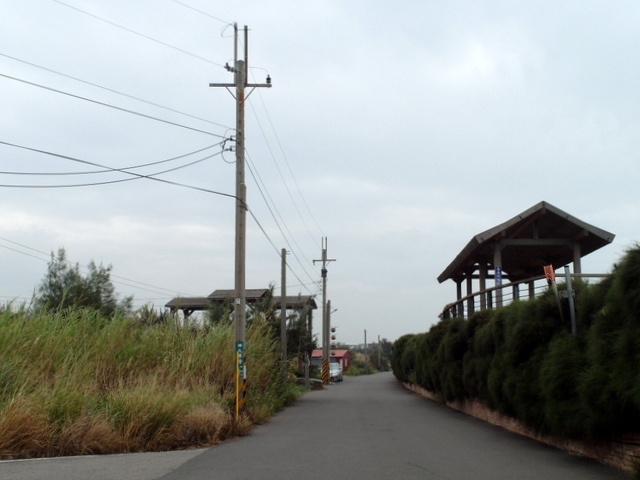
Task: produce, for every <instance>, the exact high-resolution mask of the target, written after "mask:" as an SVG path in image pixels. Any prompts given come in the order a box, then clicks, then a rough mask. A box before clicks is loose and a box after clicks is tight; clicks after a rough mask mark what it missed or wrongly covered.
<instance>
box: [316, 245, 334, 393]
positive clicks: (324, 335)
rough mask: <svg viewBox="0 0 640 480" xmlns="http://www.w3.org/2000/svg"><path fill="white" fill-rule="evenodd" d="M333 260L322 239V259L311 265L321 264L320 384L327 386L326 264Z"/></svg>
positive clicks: (327, 315)
mask: <svg viewBox="0 0 640 480" xmlns="http://www.w3.org/2000/svg"><path fill="white" fill-rule="evenodd" d="M335 261H336V260H335V259H333V258H332V259H329V258H327V237H323V238H322V259H321V260H314V261H313V263H314V264H315V263H316V262H322V270H321V273H322V384H323V385H328V384H329V352H330V350H329V328H330V327H329V313H328V310H327V263H329V262H335Z"/></svg>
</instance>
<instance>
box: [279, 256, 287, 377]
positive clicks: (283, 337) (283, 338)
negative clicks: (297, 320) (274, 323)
mask: <svg viewBox="0 0 640 480" xmlns="http://www.w3.org/2000/svg"><path fill="white" fill-rule="evenodd" d="M281 280H282V285H281V287H280V292H281V293H280V295H281V297H280V345H281V346H282V362H283V363H285V362H286V361H287V298H286V297H287V249H286V248H283V249H282V279H281ZM283 369H284V366H283Z"/></svg>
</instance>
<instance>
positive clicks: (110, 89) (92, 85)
mask: <svg viewBox="0 0 640 480" xmlns="http://www.w3.org/2000/svg"><path fill="white" fill-rule="evenodd" d="M0 56H2V57H5V58H9V59H11V60H14V61H16V62H20V63H23V64H25V65H29V66H31V67H35V68H39V69H40V70H44V71H46V72H49V73H54V74H56V75H59V76H61V77H65V78H68V79H70V80H75V81H76V82H80V83H84V84H85V85H89V86H91V87H96V88H99V89H101V90H105V91H107V92H110V93H115V94H117V95H121V96H123V97H127V98H130V99H132V100H136V101H138V102H142V103H146V104H147V105H151V106H153V107H158V108H162V109H164V110H167V111H169V112H173V113H178V114H180V115H184V116H185V117H189V118H192V119H194V120H199V121H201V122H206V123H209V124H211V125H215V126H217V127H222V128H226V129H228V130H230V129H231V128H230V127H228V126H226V125H223V124H221V123H217V122H214V121H212V120H207V119H206V118H202V117H198V116H196V115H191V114H189V113H185V112H182V111H180V110H176V109H174V108H171V107H166V106H164V105H160V104H159V103H155V102H151V101H149V100H145V99H143V98H140V97H136V96H135V95H129V94H128V93H124V92H120V91H118V90H115V89H113V88H109V87H105V86H103V85H99V84H97V83H93V82H89V81H87V80H82V79H81V78H78V77H74V76H72V75H67V74H66V73H62V72H58V71H56V70H53V69H51V68H47V67H43V66H42V65H38V64H36V63H33V62H28V61H26V60H22V59H20V58H17V57H13V56H11V55H7V54H5V53H0Z"/></svg>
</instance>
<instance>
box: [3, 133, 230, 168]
mask: <svg viewBox="0 0 640 480" xmlns="http://www.w3.org/2000/svg"><path fill="white" fill-rule="evenodd" d="M224 143H226V141H222V142H218V143H215V144H213V145H209V146H208V147H204V148H200V149H198V150H195V151H193V152H189V153H185V154H183V155H178V156H177V157H171V158H167V159H165V160H159V161H156V162H149V163H143V164H140V165H133V166H129V167H122V169H123V170H137V169H140V168H146V167H151V166H154V165H160V164H162V163H168V162H173V161H175V160H180V159H182V158H185V157H189V156H191V155H195V154H196V153H201V152H204V151H205V150H209V149H211V148H214V147H217V146H219V145H224ZM220 153H221V152H218V154H220ZM113 171H114V170H113V168H105V169H102V170H92V171H82V172H16V171H0V175H26V176H74V175H97V174H102V173H113Z"/></svg>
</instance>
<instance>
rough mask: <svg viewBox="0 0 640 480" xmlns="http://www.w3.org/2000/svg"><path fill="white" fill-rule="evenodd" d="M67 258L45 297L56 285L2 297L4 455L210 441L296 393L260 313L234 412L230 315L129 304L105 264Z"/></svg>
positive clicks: (242, 428)
mask: <svg viewBox="0 0 640 480" xmlns="http://www.w3.org/2000/svg"><path fill="white" fill-rule="evenodd" d="M63 260H64V256H63V255H62V257H61V256H60V252H59V255H58V256H55V257H54V256H52V263H51V264H50V266H49V270H48V273H47V275H46V276H45V279H44V280H43V283H42V284H41V285H40V288H39V293H40V295H41V297H40V298H41V299H42V298H45V294H49V293H50V294H52V295H50V296H49V297H47V298H48V299H47V300H46V301H41V300H38V301H36V302H35V305H36V306H35V307H33V306H32V307H27V306H12V305H5V306H3V307H0V458H29V457H39V456H60V455H79V454H97V453H120V452H141V451H161V450H170V449H177V448H190V447H196V446H203V445H212V444H216V443H218V442H221V441H223V440H225V439H228V438H230V437H233V436H237V435H244V434H246V433H247V432H248V431H249V430H250V428H251V427H252V426H253V424H255V423H260V422H264V421H266V419H267V418H268V417H269V416H270V415H271V414H273V413H274V412H276V411H277V410H279V409H280V408H282V407H283V406H284V405H286V404H287V403H288V402H290V401H292V400H294V399H295V398H296V397H297V395H298V394H299V393H300V390H299V388H298V387H296V386H295V385H294V383H293V382H290V381H289V379H287V380H285V379H284V378H283V375H282V361H281V359H280V347H279V340H278V338H277V332H276V331H274V328H273V325H272V322H270V321H269V320H268V319H267V318H266V317H265V315H264V314H263V313H261V312H254V314H253V316H252V318H251V319H250V321H249V325H248V331H247V366H248V371H249V384H248V391H247V399H248V402H247V405H246V407H245V409H244V411H243V413H242V415H241V416H240V418H238V419H236V418H234V415H233V413H232V412H233V411H234V393H235V381H234V378H235V351H234V329H233V325H232V324H231V322H230V321H228V320H227V319H225V318H224V317H223V318H220V319H218V321H216V322H200V323H189V322H184V321H182V320H181V319H180V320H179V319H178V318H177V317H174V316H172V315H168V314H165V313H157V312H156V311H154V310H153V309H152V308H150V307H144V308H142V309H140V310H138V311H137V312H132V311H131V308H130V305H131V301H130V300H125V301H124V302H122V301H118V300H117V298H116V295H115V292H114V291H113V288H112V287H110V285H111V283H110V279H109V270H110V267H109V268H108V269H105V268H103V267H96V266H95V265H94V268H93V269H90V271H89V274H88V275H87V276H86V277H83V276H82V275H80V274H79V272H78V270H77V269H76V268H73V267H69V266H68V265H66V263H65V262H64V261H63ZM61 271H63V272H62V273H65V272H66V273H67V275H62V274H60V272H61ZM69 272H71V273H70V274H69ZM92 272H93V273H92ZM50 279H52V282H50V283H48V280H50ZM56 279H57V280H56ZM65 279H67V280H69V282H68V283H64V282H65V281H66V280H65ZM90 280H93V282H92V281H90ZM60 283H63V287H62V288H59V287H60ZM105 287H106V288H105ZM82 288H87V290H85V291H84V292H83V291H82ZM56 292H58V293H59V296H58V297H55V296H54V295H53V294H54V293H56ZM87 292H88V293H91V294H93V295H94V296H93V299H94V301H93V302H87V301H86V299H87ZM227 317H228V316H227Z"/></svg>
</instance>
